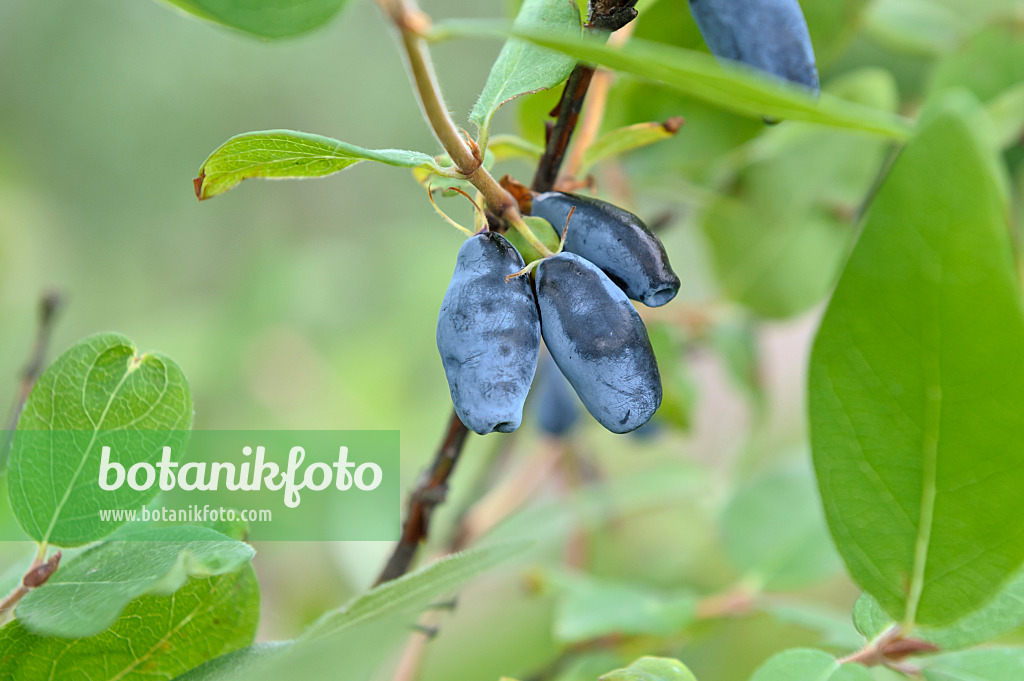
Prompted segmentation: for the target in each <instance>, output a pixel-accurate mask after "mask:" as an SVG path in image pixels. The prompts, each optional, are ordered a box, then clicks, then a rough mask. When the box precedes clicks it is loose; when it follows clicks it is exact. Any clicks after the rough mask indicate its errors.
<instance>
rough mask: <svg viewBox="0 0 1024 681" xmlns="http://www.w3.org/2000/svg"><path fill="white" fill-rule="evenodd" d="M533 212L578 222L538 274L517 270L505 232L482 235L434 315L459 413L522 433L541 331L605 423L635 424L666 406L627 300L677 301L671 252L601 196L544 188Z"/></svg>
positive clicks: (611, 426)
mask: <svg viewBox="0 0 1024 681" xmlns="http://www.w3.org/2000/svg"><path fill="white" fill-rule="evenodd" d="M532 213H533V216H534V217H539V218H543V219H544V220H546V221H547V222H549V223H551V224H563V223H566V222H567V221H570V222H571V224H570V226H569V228H568V231H567V232H566V236H565V239H564V243H563V244H562V248H561V249H560V250H559V252H557V253H555V254H553V255H551V256H549V257H546V258H542V259H540V260H539V261H538V262H537V264H536V267H535V268H533V269H532V276H530V275H522V276H519V275H521V274H522V272H523V270H524V268H525V266H526V261H525V260H524V259H523V257H522V255H520V253H519V251H517V250H516V248H515V247H514V246H513V245H512V243H510V242H509V240H508V239H506V238H505V237H504V236H502V235H500V234H496V233H494V232H489V231H485V232H481V233H479V234H476V235H474V236H472V237H471V238H470V239H469V240H467V241H466V243H465V244H463V246H462V248H461V249H460V250H459V255H458V259H457V260H456V263H455V273H454V274H453V276H452V280H451V283H450V284H449V285H448V290H447V292H446V293H445V296H444V301H443V302H442V304H441V312H440V315H439V316H438V322H437V348H438V351H439V352H440V353H441V361H442V363H443V365H444V369H445V374H446V375H447V377H448V385H449V388H450V389H451V395H452V402H453V403H454V405H455V410H456V412H457V413H458V415H459V418H460V419H461V420H462V422H463V423H464V424H465V425H466V427H468V428H469V429H471V430H473V431H475V432H477V433H480V434H484V433H490V432H495V431H498V432H503V433H508V432H511V431H513V430H515V429H516V428H518V427H519V425H520V423H521V422H522V416H523V404H524V403H525V401H526V396H527V393H528V392H529V390H530V385H531V383H532V382H533V377H534V373H535V372H536V369H537V360H538V356H539V353H540V339H541V337H543V339H544V343H545V345H546V346H547V348H548V350H549V351H550V353H551V356H552V358H553V359H554V361H555V363H556V364H557V365H558V368H559V369H560V370H561V372H562V373H563V374H564V375H565V377H566V379H568V381H569V383H570V384H571V385H572V387H573V389H574V390H575V391H576V394H577V395H579V397H580V400H581V401H582V402H583V404H584V406H586V408H587V410H588V411H589V412H590V413H591V414H592V415H593V416H594V418H595V419H597V421H598V422H600V423H601V425H603V426H604V427H605V428H607V429H608V430H610V431H612V432H614V433H627V432H629V431H631V430H634V429H636V428H639V427H640V426H642V425H643V424H644V423H646V422H647V421H648V420H649V419H650V418H651V416H653V415H654V412H655V411H657V409H658V407H659V406H660V405H661V396H662V393H661V376H660V375H659V373H658V364H657V362H656V361H655V358H654V352H653V351H652V350H651V343H650V340H649V339H648V337H647V329H646V328H645V327H644V323H643V320H641V319H640V315H639V314H638V313H637V311H636V308H634V307H633V304H632V303H631V302H630V301H629V299H630V298H632V299H633V300H637V301H640V302H643V303H645V304H647V305H649V306H652V307H653V306H658V305H664V304H665V303H667V302H668V301H670V300H671V299H672V298H673V297H675V295H676V293H677V292H678V291H679V278H678V277H677V276H676V275H675V273H674V272H673V271H672V268H671V266H670V265H669V262H668V256H667V255H666V253H665V248H664V246H662V244H661V242H660V241H659V240H658V238H657V237H656V236H654V234H652V233H651V231H650V230H649V229H647V227H646V225H644V223H643V222H642V221H641V220H640V218H638V217H637V216H636V215H633V214H632V213H630V212H628V211H625V210H622V209H621V208H617V207H615V206H612V205H611V204H608V203H606V202H604V201H599V200H596V199H592V198H587V197H583V196H576V195H573V194H566V193H562V192H548V193H544V194H540V195H537V196H536V197H534V200H533V209H532ZM570 213H571V218H570Z"/></svg>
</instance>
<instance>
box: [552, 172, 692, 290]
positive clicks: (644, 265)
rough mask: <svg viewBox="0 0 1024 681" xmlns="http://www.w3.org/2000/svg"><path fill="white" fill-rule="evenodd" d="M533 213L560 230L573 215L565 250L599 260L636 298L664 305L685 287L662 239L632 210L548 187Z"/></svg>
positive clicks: (616, 281) (610, 275)
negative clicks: (552, 190)
mask: <svg viewBox="0 0 1024 681" xmlns="http://www.w3.org/2000/svg"><path fill="white" fill-rule="evenodd" d="M573 207H575V208H576V210H575V211H574V212H573V214H572V217H571V218H569V211H570V210H571V209H572V208H573ZM532 213H533V215H539V216H540V217H542V218H545V219H546V220H547V221H548V222H550V223H551V224H552V225H554V226H555V228H556V229H559V230H561V229H562V228H563V226H564V225H565V221H566V219H567V218H568V219H569V230H568V232H566V236H565V250H566V251H568V252H569V253H575V254H576V255H580V256H583V257H584V258H586V259H587V260H589V261H590V262H592V263H594V264H595V265H597V266H598V267H599V268H601V270H603V271H604V273H605V274H607V275H608V277H609V278H610V279H611V280H612V281H614V282H615V283H616V284H618V285H619V286H620V287H621V288H622V290H623V291H625V292H626V295H627V296H629V297H630V298H632V299H633V300H639V301H640V302H642V303H644V304H645V305H648V306H650V307H658V306H659V305H664V304H665V303H667V302H668V301H670V300H672V299H673V298H674V297H675V295H676V293H678V292H679V277H677V276H676V273H675V272H673V271H672V266H671V265H670V264H669V262H668V255H667V254H666V253H665V247H664V246H663V245H662V244H661V240H660V239H658V237H656V236H655V235H654V234H652V233H651V231H650V230H649V229H647V225H645V224H644V222H643V220H641V219H640V218H638V217H637V216H636V215H633V214H632V213H630V212H629V211H627V210H623V209H621V208H619V207H618V206H613V205H612V204H610V203H608V202H607V201H601V200H598V199H593V198H590V197H586V196H579V195H577V194H566V193H564V192H546V193H544V194H538V195H537V196H535V197H534V199H533V209H532Z"/></svg>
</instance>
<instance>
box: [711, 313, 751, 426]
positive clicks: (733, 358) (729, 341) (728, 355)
mask: <svg viewBox="0 0 1024 681" xmlns="http://www.w3.org/2000/svg"><path fill="white" fill-rule="evenodd" d="M708 339H709V341H710V343H711V347H712V348H713V349H714V351H715V352H716V353H717V354H718V356H719V357H721V359H722V362H723V364H725V367H726V369H728V371H729V375H730V376H732V379H733V380H734V381H735V383H736V384H737V385H738V386H740V387H741V388H742V389H743V390H744V391H745V392H746V393H747V394H748V395H749V396H750V397H751V398H752V399H753V400H754V402H756V403H757V404H758V406H759V407H761V406H763V402H764V385H763V382H762V378H761V366H760V357H759V352H758V347H757V329H756V327H755V326H754V324H752V323H750V322H749V321H746V320H744V321H740V322H732V321H725V322H721V323H717V324H715V325H714V326H713V327H712V328H711V330H710V331H709V336H708Z"/></svg>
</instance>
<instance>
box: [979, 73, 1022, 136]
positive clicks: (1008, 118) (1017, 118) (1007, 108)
mask: <svg viewBox="0 0 1024 681" xmlns="http://www.w3.org/2000/svg"><path fill="white" fill-rule="evenodd" d="M987 108H988V115H989V116H991V117H992V123H993V126H994V127H995V136H996V142H997V143H998V144H999V146H1000V147H1002V148H1006V147H1009V146H1011V145H1013V144H1016V143H1018V142H1020V140H1021V136H1022V135H1024V83H1021V84H1019V85H1017V86H1016V87H1012V88H1010V89H1009V90H1006V91H1005V92H1003V93H1002V94H1001V95H999V96H998V97H995V98H994V99H992V100H991V101H990V102H989V103H988V107H987Z"/></svg>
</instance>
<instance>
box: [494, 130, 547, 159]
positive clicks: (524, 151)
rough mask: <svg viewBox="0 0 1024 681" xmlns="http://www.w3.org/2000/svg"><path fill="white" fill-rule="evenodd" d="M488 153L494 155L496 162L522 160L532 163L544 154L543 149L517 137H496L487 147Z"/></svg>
mask: <svg viewBox="0 0 1024 681" xmlns="http://www.w3.org/2000/svg"><path fill="white" fill-rule="evenodd" d="M487 151H488V152H490V153H492V154H494V159H495V160H496V161H505V160H508V159H510V158H521V159H525V160H527V161H531V162H532V161H536V160H537V159H539V158H540V156H541V154H543V153H544V149H543V148H542V147H540V146H538V145H536V144H534V143H533V142H530V141H529V140H525V139H523V138H522V137H518V136H516V135H495V136H494V137H492V138H491V143H490V144H488V145H487Z"/></svg>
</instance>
